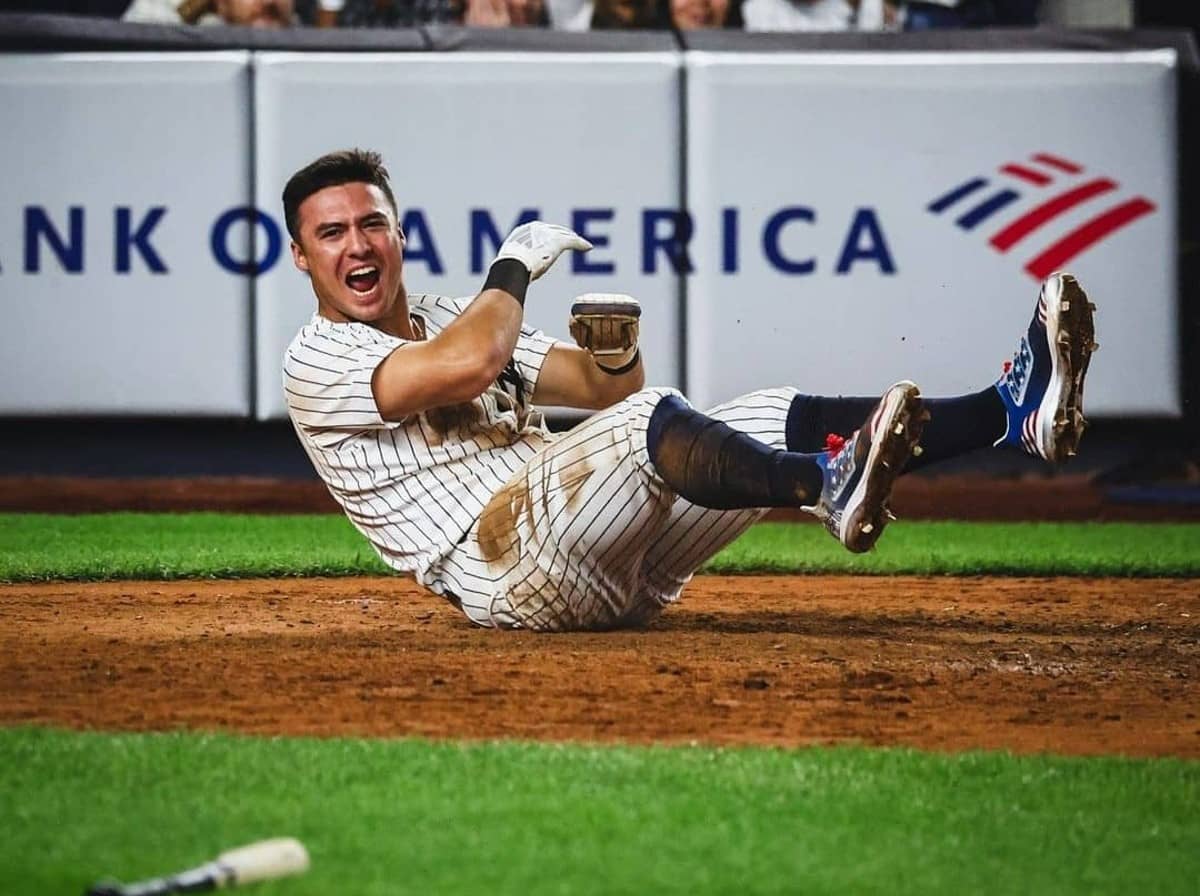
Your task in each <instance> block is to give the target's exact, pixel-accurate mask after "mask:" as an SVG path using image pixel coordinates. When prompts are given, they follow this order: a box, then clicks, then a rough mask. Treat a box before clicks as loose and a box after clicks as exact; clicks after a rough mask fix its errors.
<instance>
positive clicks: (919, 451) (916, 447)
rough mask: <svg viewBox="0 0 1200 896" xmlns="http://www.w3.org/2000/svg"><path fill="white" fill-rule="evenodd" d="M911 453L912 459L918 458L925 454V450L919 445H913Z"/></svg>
mask: <svg viewBox="0 0 1200 896" xmlns="http://www.w3.org/2000/svg"><path fill="white" fill-rule="evenodd" d="M912 453H913V457H920V456H921V455H922V454H924V453H925V449H924V448H922V447H921V446H920V445H913V450H912Z"/></svg>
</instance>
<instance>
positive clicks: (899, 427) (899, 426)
mask: <svg viewBox="0 0 1200 896" xmlns="http://www.w3.org/2000/svg"><path fill="white" fill-rule="evenodd" d="M892 432H894V433H895V434H896V435H898V436H900V435H904V423H903V422H902V421H900V420H897V421H896V425H895V426H893V427H892Z"/></svg>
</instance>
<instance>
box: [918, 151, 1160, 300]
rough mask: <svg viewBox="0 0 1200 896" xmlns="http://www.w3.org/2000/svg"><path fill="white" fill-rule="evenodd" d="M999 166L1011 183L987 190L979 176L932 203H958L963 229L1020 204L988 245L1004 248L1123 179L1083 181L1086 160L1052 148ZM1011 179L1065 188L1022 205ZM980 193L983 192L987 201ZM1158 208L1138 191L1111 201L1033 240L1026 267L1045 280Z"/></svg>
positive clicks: (941, 206)
mask: <svg viewBox="0 0 1200 896" xmlns="http://www.w3.org/2000/svg"><path fill="white" fill-rule="evenodd" d="M997 170H998V172H999V173H1000V174H1001V175H1004V177H1006V178H1009V179H1010V180H1009V182H1008V184H1006V183H1005V182H1004V181H999V182H998V183H996V184H992V185H990V189H991V192H988V190H987V188H989V182H988V179H987V178H983V177H975V178H972V179H971V180H969V181H968V182H967V183H964V184H961V185H959V186H957V187H954V188H953V189H951V190H950V191H948V192H947V193H945V194H944V195H942V196H941V197H939V198H937V199H935V200H934V201H933V202H932V203H930V204H929V206H928V207H927V209H928V211H930V212H932V213H933V214H938V215H940V214H942V213H943V212H945V211H947V210H948V209H951V208H954V221H955V223H956V224H957V225H958V226H959V227H960V228H961V229H963V230H974V229H975V228H976V227H979V225H980V224H982V223H984V222H985V221H991V220H995V219H997V218H999V217H1000V213H1001V212H1002V211H1004V210H1005V209H1013V208H1015V209H1017V210H1018V212H1019V213H1018V215H1017V217H1015V218H1013V219H1012V220H1010V221H1007V222H1002V223H1001V226H1000V228H999V229H998V230H996V231H995V232H994V233H993V234H992V235H991V237H990V238H989V239H988V243H989V245H990V246H991V247H992V248H993V249H995V250H996V251H997V252H1000V253H1007V252H1010V251H1012V250H1013V249H1015V248H1017V247H1018V246H1021V245H1022V244H1023V243H1025V242H1026V241H1027V240H1028V241H1032V238H1033V237H1035V235H1036V234H1037V232H1038V231H1039V230H1041V229H1042V228H1043V227H1045V226H1046V225H1048V224H1050V223H1052V222H1054V221H1055V220H1057V219H1059V218H1061V217H1062V216H1063V215H1065V214H1067V213H1068V212H1070V211H1072V210H1074V209H1077V208H1083V207H1086V206H1087V204H1088V203H1090V202H1092V201H1093V200H1095V199H1097V198H1098V197H1101V196H1104V195H1106V194H1109V193H1113V192H1114V191H1118V190H1119V189H1120V185H1119V184H1118V183H1117V182H1116V181H1115V180H1113V179H1112V178H1109V177H1093V178H1090V179H1088V180H1084V181H1082V182H1079V176H1080V175H1083V174H1084V170H1085V169H1084V166H1083V165H1082V164H1080V163H1079V162H1075V161H1073V160H1071V159H1066V158H1063V157H1062V156H1059V155H1054V154H1052V153H1048V152H1037V153H1033V154H1032V155H1030V157H1029V158H1028V160H1026V161H1024V162H1007V163H1005V164H1002V165H1000V166H999V168H998V169H997ZM1012 181H1019V182H1020V183H1021V184H1026V185H1029V186H1032V187H1035V188H1038V189H1042V188H1045V187H1050V186H1051V185H1058V186H1059V187H1061V191H1060V192H1057V193H1055V194H1053V195H1051V196H1050V197H1049V198H1048V199H1043V200H1042V201H1040V202H1038V203H1037V204H1036V205H1034V206H1033V207H1032V208H1027V209H1025V210H1024V211H1021V210H1020V205H1021V202H1019V201H1017V200H1021V199H1022V198H1023V197H1022V195H1021V193H1020V192H1018V191H1016V190H1014V189H1013V188H1012ZM1063 181H1066V182H1065V183H1063ZM1031 195H1032V194H1031ZM980 196H983V197H984V198H983V200H982V201H980ZM1001 200H1003V201H1001ZM968 205H970V206H971V207H970V208H968V209H967V210H966V212H965V213H964V212H963V209H964V208H966V207H967V206H968ZM1156 209H1157V206H1156V205H1155V204H1154V203H1153V202H1151V201H1150V200H1149V199H1147V198H1146V197H1145V196H1135V197H1133V198H1129V199H1125V200H1123V201H1121V202H1118V203H1117V204H1116V205H1109V206H1108V207H1106V208H1104V209H1102V210H1100V211H1099V212H1097V213H1096V214H1094V215H1093V216H1092V217H1090V218H1088V219H1087V220H1085V221H1084V222H1083V223H1081V224H1079V225H1078V226H1076V227H1075V228H1074V229H1072V230H1071V231H1070V232H1069V233H1067V234H1066V235H1065V236H1062V237H1060V238H1059V239H1057V240H1055V241H1054V242H1053V243H1051V244H1050V245H1048V246H1045V245H1043V246H1040V247H1039V246H1036V245H1035V246H1033V253H1034V254H1033V257H1032V258H1030V259H1029V260H1028V261H1027V262H1026V263H1025V265H1024V269H1025V271H1026V272H1027V273H1028V274H1029V275H1030V276H1031V277H1033V278H1034V279H1036V280H1043V279H1045V278H1046V277H1048V276H1049V275H1050V274H1052V273H1053V272H1054V271H1056V270H1061V269H1062V268H1064V267H1066V266H1067V265H1069V264H1070V262H1072V261H1073V260H1074V259H1075V258H1076V257H1078V256H1079V255H1081V254H1083V253H1084V252H1086V251H1088V250H1089V249H1091V248H1092V247H1093V246H1095V245H1096V244H1097V243H1099V242H1101V241H1103V240H1104V239H1107V238H1108V237H1109V236H1111V235H1113V234H1114V233H1116V232H1117V231H1119V230H1121V229H1122V228H1125V227H1128V226H1129V225H1131V224H1133V223H1134V222H1135V221H1137V220H1138V219H1140V218H1143V217H1145V216H1146V215H1149V214H1151V213H1152V212H1154V211H1155V210H1156Z"/></svg>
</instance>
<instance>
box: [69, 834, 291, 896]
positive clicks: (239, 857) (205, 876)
mask: <svg viewBox="0 0 1200 896" xmlns="http://www.w3.org/2000/svg"><path fill="white" fill-rule="evenodd" d="M307 870H308V851H307V850H306V849H305V848H304V844H302V843H301V842H300V841H299V840H294V839H292V838H291V837H276V838H275V839H274V840H260V841H259V842H258V843H251V844H250V845H249V846H242V847H239V848H238V849H231V850H229V851H228V852H223V853H221V854H220V855H219V856H217V857H216V858H215V859H213V860H212V861H211V862H206V863H204V864H203V865H200V866H199V867H198V868H189V869H188V870H187V871H180V872H179V873H178V874H172V875H170V876H168V877H156V878H154V879H153V880H144V881H140V882H138V883H134V884H120V883H114V882H110V881H103V882H101V883H98V884H95V885H94V886H92V887H91V888H89V889H88V891H87V892H86V893H85V894H84V896H169V894H171V893H204V892H207V891H209V890H220V889H223V888H225V887H234V886H238V885H240V884H251V883H254V882H255V881H259V880H272V879H274V878H276V877H286V876H287V875H289V874H301V873H303V872H305V871H307Z"/></svg>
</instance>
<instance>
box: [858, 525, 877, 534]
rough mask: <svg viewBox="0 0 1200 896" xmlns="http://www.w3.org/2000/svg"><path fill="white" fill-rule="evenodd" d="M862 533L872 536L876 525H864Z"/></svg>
mask: <svg viewBox="0 0 1200 896" xmlns="http://www.w3.org/2000/svg"><path fill="white" fill-rule="evenodd" d="M861 531H862V534H863V535H870V534H871V533H872V532H874V531H875V524H874V523H864V524H863V527H862V530H861Z"/></svg>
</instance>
